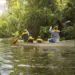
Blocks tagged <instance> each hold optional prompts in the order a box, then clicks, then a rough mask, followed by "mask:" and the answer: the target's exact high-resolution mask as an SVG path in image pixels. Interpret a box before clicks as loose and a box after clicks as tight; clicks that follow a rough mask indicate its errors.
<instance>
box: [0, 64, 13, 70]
mask: <svg viewBox="0 0 75 75" xmlns="http://www.w3.org/2000/svg"><path fill="white" fill-rule="evenodd" d="M0 68H1V69H13V65H11V64H2V65H1V67H0Z"/></svg>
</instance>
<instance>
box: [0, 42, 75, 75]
mask: <svg viewBox="0 0 75 75" xmlns="http://www.w3.org/2000/svg"><path fill="white" fill-rule="evenodd" d="M74 49H75V48H74V47H49V48H42V47H28V46H20V45H16V46H13V45H10V44H7V43H4V42H0V75H75V50H74Z"/></svg>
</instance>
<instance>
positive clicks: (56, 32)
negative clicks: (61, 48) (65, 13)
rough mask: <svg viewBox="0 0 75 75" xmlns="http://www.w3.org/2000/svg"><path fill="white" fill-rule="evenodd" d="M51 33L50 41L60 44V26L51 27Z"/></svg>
mask: <svg viewBox="0 0 75 75" xmlns="http://www.w3.org/2000/svg"><path fill="white" fill-rule="evenodd" d="M49 32H50V33H51V39H49V40H48V41H49V42H53V43H56V42H59V39H60V36H59V33H60V30H59V29H58V26H55V27H54V28H52V26H50V29H49Z"/></svg>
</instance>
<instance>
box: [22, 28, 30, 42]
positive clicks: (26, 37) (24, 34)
mask: <svg viewBox="0 0 75 75" xmlns="http://www.w3.org/2000/svg"><path fill="white" fill-rule="evenodd" d="M21 37H22V39H23V41H24V42H27V41H28V37H29V32H28V30H27V29H25V30H24V31H23V32H22V35H21Z"/></svg>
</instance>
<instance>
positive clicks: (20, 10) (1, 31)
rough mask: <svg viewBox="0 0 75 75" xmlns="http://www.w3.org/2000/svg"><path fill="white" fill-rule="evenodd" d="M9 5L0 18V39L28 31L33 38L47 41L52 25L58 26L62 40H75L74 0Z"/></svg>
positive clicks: (36, 0)
mask: <svg viewBox="0 0 75 75" xmlns="http://www.w3.org/2000/svg"><path fill="white" fill-rule="evenodd" d="M7 3H8V11H7V12H5V13H4V14H3V15H2V16H0V37H9V36H12V33H14V32H16V31H19V32H21V31H23V30H24V29H28V30H29V32H30V34H31V35H32V36H33V37H35V38H36V37H37V36H38V35H41V37H42V38H44V39H47V38H48V37H50V33H49V31H48V30H49V27H50V25H53V26H54V25H58V26H59V29H60V30H61V38H64V39H74V38H75V33H74V32H75V30H74V27H75V16H74V15H75V13H74V12H75V1H74V0H7ZM63 26H64V27H63ZM46 36H47V37H46Z"/></svg>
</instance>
